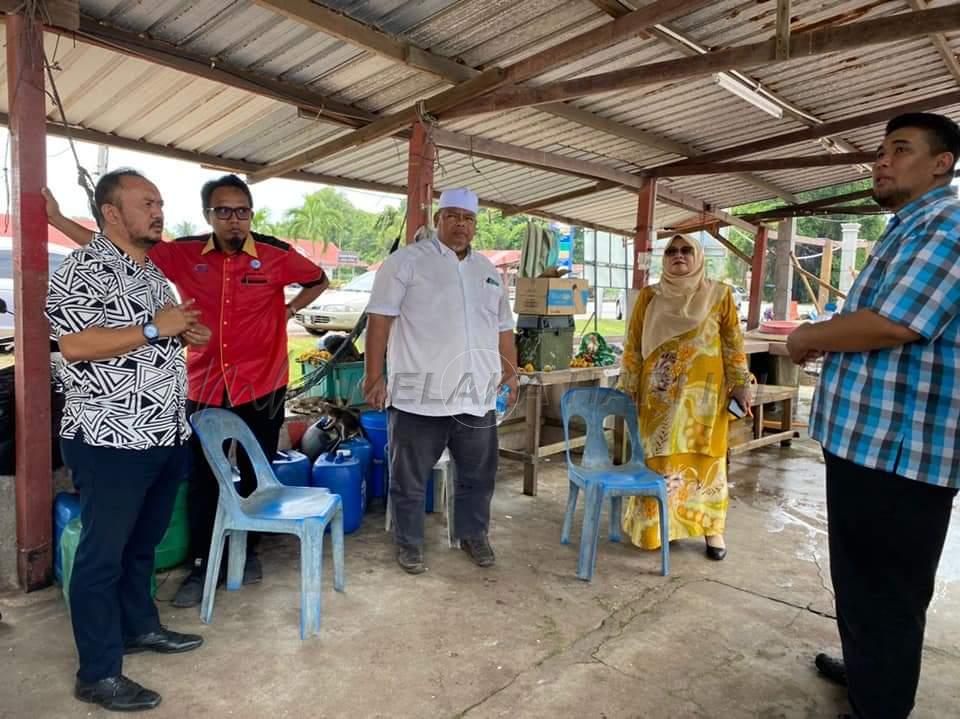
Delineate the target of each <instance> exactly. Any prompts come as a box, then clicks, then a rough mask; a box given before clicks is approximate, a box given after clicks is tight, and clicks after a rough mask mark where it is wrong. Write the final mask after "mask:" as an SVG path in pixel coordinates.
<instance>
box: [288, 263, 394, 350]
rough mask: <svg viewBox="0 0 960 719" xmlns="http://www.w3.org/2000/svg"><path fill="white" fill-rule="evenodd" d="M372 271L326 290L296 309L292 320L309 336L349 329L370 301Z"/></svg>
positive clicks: (373, 273)
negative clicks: (310, 301) (300, 308)
mask: <svg viewBox="0 0 960 719" xmlns="http://www.w3.org/2000/svg"><path fill="white" fill-rule="evenodd" d="M376 274H377V273H376V272H375V271H374V272H364V273H363V274H362V275H360V276H359V277H355V278H354V279H352V280H350V282H348V283H347V284H345V285H344V286H343V287H341V288H340V289H338V290H327V291H326V292H324V293H323V294H322V295H320V296H319V297H318V298H317V299H315V300H314V301H313V302H312V303H310V304H309V305H308V306H307V307H305V308H304V309H302V310H300V311H299V312H297V315H296V317H295V319H296V321H297V322H299V323H300V324H301V325H303V326H304V327H305V328H306V330H307V332H309V333H310V334H312V335H318V336H319V335H323V334H325V333H327V332H329V331H331V330H339V331H344V332H349V331H350V330H352V329H353V328H354V325H356V324H357V320H359V319H360V315H361V314H363V310H364V309H366V307H367V302H369V301H370V293H371V292H372V291H373V278H374V277H375V276H376Z"/></svg>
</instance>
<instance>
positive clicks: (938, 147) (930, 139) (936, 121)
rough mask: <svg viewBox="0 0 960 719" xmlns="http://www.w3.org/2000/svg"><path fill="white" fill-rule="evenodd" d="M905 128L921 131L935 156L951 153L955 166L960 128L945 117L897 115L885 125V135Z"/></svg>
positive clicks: (958, 158) (916, 113)
mask: <svg viewBox="0 0 960 719" xmlns="http://www.w3.org/2000/svg"><path fill="white" fill-rule="evenodd" d="M905 127H915V128H917V129H918V130H923V132H924V134H925V135H926V136H927V143H928V144H929V145H930V149H931V150H933V153H934V154H935V155H939V154H940V153H941V152H950V153H952V154H953V164H954V165H956V164H957V160H960V127H958V126H957V123H955V122H954V121H953V120H951V119H950V118H949V117H947V116H946V115H937V114H935V113H932V112H908V113H905V114H903V115H897V116H896V117H895V118H893V119H892V120H890V122H888V123H887V129H886V133H885V134H887V135H889V134H890V133H891V132H896V131H897V130H902V129H903V128H905ZM951 169H953V168H951Z"/></svg>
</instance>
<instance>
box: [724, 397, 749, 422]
mask: <svg viewBox="0 0 960 719" xmlns="http://www.w3.org/2000/svg"><path fill="white" fill-rule="evenodd" d="M727 411H728V412H729V413H730V414H732V415H733V416H734V417H736V418H737V419H743V418H744V417H746V416H747V410H745V409H744V408H743V407H741V406H740V403H739V402H737V399H736V397H731V398H730V404H728V405H727Z"/></svg>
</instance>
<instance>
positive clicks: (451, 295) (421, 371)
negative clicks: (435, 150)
mask: <svg viewBox="0 0 960 719" xmlns="http://www.w3.org/2000/svg"><path fill="white" fill-rule="evenodd" d="M477 209H478V201H477V196H476V195H475V194H474V193H473V192H471V191H470V190H467V189H462V188H461V189H456V190H447V191H446V192H444V193H443V194H442V195H441V196H440V207H439V210H438V211H437V213H436V215H435V216H434V223H435V224H436V226H437V236H436V237H431V238H428V239H424V240H421V241H420V242H417V243H415V244H412V245H407V246H406V247H403V248H402V249H400V250H398V251H397V252H395V253H393V254H392V255H391V256H390V257H388V258H387V260H386V261H385V262H384V263H383V266H382V267H381V268H380V269H379V270H378V271H377V278H376V281H375V282H374V286H373V293H372V295H371V297H370V303H369V304H368V305H367V315H368V325H367V338H366V346H365V357H366V367H365V378H364V395H365V397H366V401H367V403H368V404H369V405H370V406H371V407H376V408H383V407H389V408H390V409H389V419H388V427H387V432H388V443H389V447H390V480H391V486H390V499H391V501H392V504H393V512H394V518H395V527H396V529H395V532H394V537H395V540H396V543H397V545H398V548H399V549H398V552H397V562H398V563H399V564H400V566H401V567H402V568H403V569H404V571H406V572H409V573H410V574H419V573H421V572H423V571H424V565H423V525H424V511H425V490H426V485H427V481H428V479H429V478H430V473H431V471H432V469H433V466H434V464H436V462H437V460H438V459H440V455H441V454H443V450H444V449H445V448H447V447H449V449H450V453H451V455H452V457H453V461H454V463H455V464H456V468H457V487H456V497H455V505H454V523H455V526H454V530H455V533H456V535H457V537H458V538H459V539H460V544H461V547H462V548H463V549H464V551H466V552H467V554H468V555H469V556H470V558H471V559H472V560H473V562H474V563H476V564H477V565H479V566H481V567H489V566H492V565H493V563H494V561H495V558H494V554H493V549H492V548H491V547H490V543H489V541H488V539H487V530H488V528H489V524H490V500H491V499H492V497H493V489H494V480H495V478H496V472H497V454H498V442H497V423H496V413H495V407H496V399H497V392H498V391H499V389H500V387H501V386H502V385H506V386H507V387H509V388H510V394H509V403H510V404H511V405H512V404H513V403H515V402H516V398H517V392H518V381H517V370H516V364H517V356H516V345H515V343H514V336H513V313H512V312H511V311H510V301H509V299H508V297H507V292H506V288H505V287H504V286H503V283H502V282H501V280H500V275H499V273H498V272H497V270H496V268H495V267H494V266H493V263H491V262H490V260H488V259H487V258H486V257H484V256H483V255H481V254H479V253H477V252H474V251H472V250H471V248H470V243H471V242H472V241H473V237H474V234H475V233H476V223H477ZM384 359H386V367H388V368H389V371H390V376H389V378H388V377H386V376H385V374H384Z"/></svg>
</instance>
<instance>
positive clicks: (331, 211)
mask: <svg viewBox="0 0 960 719" xmlns="http://www.w3.org/2000/svg"><path fill="white" fill-rule="evenodd" d="M350 209H352V207H351V205H350V203H349V201H348V200H347V199H346V198H344V197H343V196H342V195H340V194H339V193H338V192H337V191H336V190H332V189H331V188H325V189H323V190H320V191H319V192H313V193H311V194H309V195H307V196H306V197H304V198H303V205H301V206H300V207H295V208H293V209H292V210H288V211H287V222H288V223H289V228H290V233H291V235H292V236H293V237H296V238H297V239H300V240H310V241H312V242H322V243H323V247H324V249H326V246H327V243H328V242H336V241H337V240H339V239H340V237H341V235H342V234H343V230H344V228H345V226H346V224H347V219H348V218H347V213H348V210H350ZM338 244H339V243H338Z"/></svg>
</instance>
